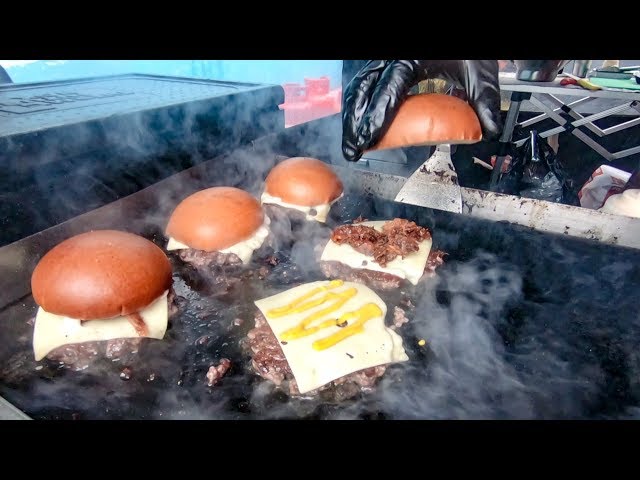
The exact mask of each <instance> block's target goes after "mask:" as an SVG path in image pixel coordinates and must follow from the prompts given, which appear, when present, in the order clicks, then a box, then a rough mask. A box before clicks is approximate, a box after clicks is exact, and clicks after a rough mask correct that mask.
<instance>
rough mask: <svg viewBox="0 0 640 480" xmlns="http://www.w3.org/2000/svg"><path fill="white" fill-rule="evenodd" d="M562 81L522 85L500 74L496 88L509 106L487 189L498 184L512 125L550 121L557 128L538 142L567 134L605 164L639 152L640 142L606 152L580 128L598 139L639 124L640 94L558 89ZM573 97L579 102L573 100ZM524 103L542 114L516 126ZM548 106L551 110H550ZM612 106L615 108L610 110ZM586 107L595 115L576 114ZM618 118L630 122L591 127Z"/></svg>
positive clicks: (517, 143)
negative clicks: (507, 97)
mask: <svg viewBox="0 0 640 480" xmlns="http://www.w3.org/2000/svg"><path fill="white" fill-rule="evenodd" d="M562 78H563V76H562V75H560V76H558V78H556V79H555V80H554V81H553V82H524V81H521V80H517V79H516V78H515V74H509V73H504V74H500V88H501V89H502V91H505V92H510V94H511V102H510V105H509V110H508V111H507V118H506V121H505V125H504V130H503V133H502V136H501V138H500V143H501V144H502V147H503V148H502V149H501V152H500V153H501V154H500V155H498V158H497V160H496V167H495V168H494V169H493V174H492V176H491V189H493V187H494V186H495V185H496V184H497V182H498V179H499V175H500V171H501V167H502V162H503V161H504V158H505V153H506V148H505V147H506V145H507V144H508V143H509V142H511V141H512V137H513V131H514V128H515V127H516V125H520V126H521V127H529V126H531V125H534V124H536V123H538V122H541V121H542V120H546V119H551V120H553V121H555V122H556V123H557V124H558V126H557V127H554V128H550V129H548V130H545V131H544V132H540V136H541V137H542V138H546V137H549V136H551V135H555V134H558V133H562V132H568V133H571V134H573V135H575V136H576V137H577V138H578V139H580V140H581V141H582V142H584V143H585V144H586V145H588V146H589V147H590V148H592V149H593V150H594V151H596V152H597V153H598V154H599V155H601V156H602V157H603V158H604V159H605V160H607V161H612V160H617V159H620V158H624V157H628V156H629V155H633V154H636V153H639V152H640V140H639V145H637V146H634V147H631V148H627V149H624V150H620V151H618V152H610V151H608V150H607V149H606V148H605V147H603V146H602V145H600V143H598V141H597V140H595V139H593V138H592V137H590V136H589V135H587V133H585V132H584V131H583V130H582V129H581V128H580V127H584V128H587V129H589V130H590V131H591V132H593V133H594V134H595V135H596V136H597V137H598V138H602V137H605V136H607V135H611V134H612V133H616V132H619V131H621V130H625V129H627V128H630V127H633V126H635V125H638V124H640V91H629V90H617V89H616V90H614V89H602V90H587V89H584V88H582V87H577V86H562V85H560V82H561V80H562ZM562 97H564V98H562ZM575 97H579V98H578V99H575ZM543 99H544V100H547V102H548V103H545V102H544V101H543ZM570 100H573V101H570ZM598 100H600V101H598ZM525 101H528V102H529V103H531V105H532V106H533V107H534V108H536V109H537V110H539V111H541V112H542V113H541V114H540V115H537V116H535V117H533V118H531V119H529V120H526V121H524V122H521V123H518V116H519V113H520V109H521V106H522V103H523V102H525ZM549 103H550V104H552V105H553V106H550V105H549ZM612 103H614V104H617V105H614V106H613V107H612V106H611V104H612ZM587 104H589V107H590V109H591V111H595V113H589V114H586V115H584V114H582V113H579V112H578V109H582V107H584V106H585V105H587ZM562 112H564V113H565V114H568V115H569V116H570V117H571V118H573V119H574V120H573V121H570V120H567V119H566V118H564V117H563V116H562V115H561V113H562ZM620 114H624V115H626V116H631V117H633V118H631V119H629V120H624V121H622V122H621V123H618V124H616V125H613V126H611V127H608V128H604V129H602V128H600V127H598V126H597V125H596V124H595V123H594V122H595V121H597V120H600V119H603V118H606V117H610V116H612V115H620ZM524 142H526V139H522V140H518V141H516V142H514V143H515V145H516V146H520V145H522V144H523V143H524Z"/></svg>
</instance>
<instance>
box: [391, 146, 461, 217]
mask: <svg viewBox="0 0 640 480" xmlns="http://www.w3.org/2000/svg"><path fill="white" fill-rule="evenodd" d="M395 201H396V202H404V203H410V204H412V205H420V206H423V207H428V208H434V209H437V210H445V211H448V212H454V213H462V192H461V190H460V184H459V183H458V174H457V173H456V170H455V168H454V166H453V161H452V160H451V145H445V144H443V145H438V146H437V147H436V149H435V151H434V152H433V154H432V155H431V156H430V157H429V158H428V159H427V161H426V162H424V163H423V164H422V166H421V167H420V168H418V169H417V170H416V171H415V172H414V173H413V174H412V175H411V176H410V177H409V178H408V179H407V181H406V182H405V184H404V185H403V186H402V188H401V189H400V191H399V192H398V195H396V198H395Z"/></svg>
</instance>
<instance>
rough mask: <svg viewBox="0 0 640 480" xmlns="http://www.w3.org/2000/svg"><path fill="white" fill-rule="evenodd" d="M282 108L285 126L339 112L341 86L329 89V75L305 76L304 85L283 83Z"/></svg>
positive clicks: (340, 106)
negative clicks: (318, 76)
mask: <svg viewBox="0 0 640 480" xmlns="http://www.w3.org/2000/svg"><path fill="white" fill-rule="evenodd" d="M282 88H283V89H284V103H283V104H282V105H280V106H279V107H280V109H281V110H284V123H285V127H292V126H294V125H298V124H300V123H305V122H309V121H311V120H315V119H317V118H322V117H326V116H329V115H333V114H335V113H339V112H340V110H341V108H342V88H336V89H333V90H331V85H330V79H329V77H326V76H324V77H320V78H305V79H304V85H302V84H299V83H285V84H283V85H282Z"/></svg>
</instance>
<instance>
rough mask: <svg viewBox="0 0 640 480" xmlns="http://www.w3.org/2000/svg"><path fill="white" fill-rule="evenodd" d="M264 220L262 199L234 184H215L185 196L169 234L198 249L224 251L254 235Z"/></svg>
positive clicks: (168, 228) (172, 217) (170, 221)
mask: <svg viewBox="0 0 640 480" xmlns="http://www.w3.org/2000/svg"><path fill="white" fill-rule="evenodd" d="M263 223H264V211H263V210H262V205H260V202H259V201H258V200H257V199H256V198H254V197H253V196H251V195H250V194H249V193H247V192H245V191H244V190H240V189H239V188H235V187H213V188H207V189H206V190H201V191H199V192H196V193H194V194H193V195H190V196H189V197H187V198H185V199H184V200H183V201H182V202H180V204H179V205H178V206H177V207H176V209H175V210H174V211H173V214H172V215H171V218H169V223H168V224H167V230H166V233H167V235H169V236H170V237H173V238H174V239H176V240H177V241H179V242H180V243H184V244H185V245H188V246H189V247H190V248H194V249H196V250H205V251H207V252H213V251H218V250H224V249H225V248H229V247H230V246H232V245H235V244H236V243H239V242H242V241H243V240H246V239H247V238H249V237H251V235H253V234H254V233H255V232H256V230H258V228H260V226H261V225H262V224H263Z"/></svg>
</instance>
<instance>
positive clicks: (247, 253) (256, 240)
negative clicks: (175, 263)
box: [167, 215, 271, 263]
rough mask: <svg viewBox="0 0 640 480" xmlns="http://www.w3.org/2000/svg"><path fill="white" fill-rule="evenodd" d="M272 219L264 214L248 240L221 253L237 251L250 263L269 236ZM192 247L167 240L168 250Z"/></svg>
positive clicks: (173, 239) (243, 261)
mask: <svg viewBox="0 0 640 480" xmlns="http://www.w3.org/2000/svg"><path fill="white" fill-rule="evenodd" d="M270 223H271V220H270V219H269V217H267V216H266V215H265V216H264V223H263V224H262V225H261V226H260V227H259V228H258V230H256V232H255V233H254V234H253V235H252V236H251V237H249V238H247V239H246V240H243V241H242V242H238V243H236V244H235V245H231V246H230V247H228V248H225V249H224V250H219V251H220V253H235V254H236V255H237V256H238V258H239V259H240V260H241V261H242V263H249V261H250V260H251V256H252V255H253V252H254V251H256V250H257V249H259V248H260V247H261V246H262V244H263V243H264V241H265V239H266V238H267V237H268V236H269V224H270ZM185 248H190V247H189V246H188V245H185V244H184V243H180V242H179V241H177V240H176V239H175V238H172V237H169V241H168V242H167V250H182V249H185Z"/></svg>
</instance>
